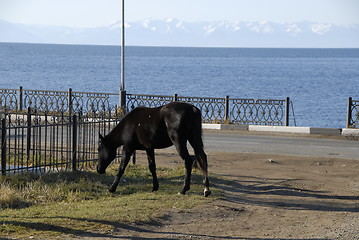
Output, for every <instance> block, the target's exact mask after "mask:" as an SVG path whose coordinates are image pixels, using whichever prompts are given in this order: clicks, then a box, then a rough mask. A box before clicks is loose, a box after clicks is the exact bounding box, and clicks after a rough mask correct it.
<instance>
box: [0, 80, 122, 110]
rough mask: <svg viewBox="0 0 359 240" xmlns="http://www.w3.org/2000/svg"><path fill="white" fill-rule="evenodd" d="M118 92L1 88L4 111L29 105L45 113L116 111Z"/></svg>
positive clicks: (0, 97) (0, 95)
mask: <svg viewBox="0 0 359 240" xmlns="http://www.w3.org/2000/svg"><path fill="white" fill-rule="evenodd" d="M117 102H118V94H114V93H92V92H74V91H72V89H71V88H70V89H69V90H68V91H49V90H24V89H23V88H22V87H20V88H19V89H0V108H1V110H2V111H24V110H25V111H26V109H27V108H28V107H31V108H32V109H36V110H37V112H39V113H40V112H43V113H56V114H60V113H66V114H67V115H69V116H71V115H72V114H73V113H81V114H82V115H89V114H94V113H96V114H99V113H101V112H108V111H115V109H116V107H117V105H116V104H115V103H117Z"/></svg>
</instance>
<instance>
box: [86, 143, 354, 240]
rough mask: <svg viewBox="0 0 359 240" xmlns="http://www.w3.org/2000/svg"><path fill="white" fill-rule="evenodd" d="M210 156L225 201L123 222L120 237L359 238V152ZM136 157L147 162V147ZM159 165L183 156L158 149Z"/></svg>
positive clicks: (215, 153) (170, 164)
mask: <svg viewBox="0 0 359 240" xmlns="http://www.w3.org/2000/svg"><path fill="white" fill-rule="evenodd" d="M356 143H358V142H356ZM207 155H208V161H209V170H210V172H211V173H215V174H217V175H220V176H221V177H222V178H223V180H216V181H212V184H213V185H215V186H216V187H217V188H219V189H221V191H222V192H223V196H222V197H221V199H220V200H214V201H212V202H211V203H210V204H208V205H205V206H199V207H196V208H194V209H187V210H178V209H169V210H166V211H165V212H164V214H165V216H164V217H163V218H162V219H158V221H156V223H154V224H152V225H132V226H127V225H126V226H123V227H121V228H119V229H116V231H115V232H114V234H113V239H164V240H170V239H211V240H212V239H261V240H264V239H266V240H272V239H273V240H274V239H343V240H344V239H345V240H352V239H359V160H358V159H345V158H343V157H342V156H336V155H329V156H324V157H316V156H299V155H289V154H273V153H255V152H250V153H243V152H240V151H232V152H229V151H226V152H219V151H217V150H213V149H212V151H211V150H210V149H209V150H207ZM137 161H138V163H140V164H146V161H147V160H146V156H145V155H144V153H141V152H139V153H138V157H137ZM157 165H158V166H162V167H176V166H179V165H182V162H181V160H180V158H179V157H178V155H177V154H175V152H174V150H173V149H167V150H160V151H157ZM197 184H199V183H197ZM189 194H191V192H189ZM192 194H193V193H192ZM80 238H81V239H83V237H80ZM111 238H112V237H111ZM88 239H93V238H92V237H91V238H88Z"/></svg>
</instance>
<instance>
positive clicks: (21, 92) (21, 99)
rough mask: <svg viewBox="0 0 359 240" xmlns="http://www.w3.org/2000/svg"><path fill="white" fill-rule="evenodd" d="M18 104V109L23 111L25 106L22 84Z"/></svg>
mask: <svg viewBox="0 0 359 240" xmlns="http://www.w3.org/2000/svg"><path fill="white" fill-rule="evenodd" d="M18 101H19V102H18V105H17V110H18V111H22V108H23V89H22V87H21V86H20V89H19V96H18Z"/></svg>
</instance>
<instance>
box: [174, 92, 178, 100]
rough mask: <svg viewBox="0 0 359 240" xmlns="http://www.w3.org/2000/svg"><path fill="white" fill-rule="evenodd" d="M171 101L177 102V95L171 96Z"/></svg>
mask: <svg viewBox="0 0 359 240" xmlns="http://www.w3.org/2000/svg"><path fill="white" fill-rule="evenodd" d="M173 101H174V102H177V101H178V94H177V93H175V95H173Z"/></svg>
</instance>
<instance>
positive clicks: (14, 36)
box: [0, 18, 359, 48]
mask: <svg viewBox="0 0 359 240" xmlns="http://www.w3.org/2000/svg"><path fill="white" fill-rule="evenodd" d="M125 27H126V44H127V45H133V46H197V47H338V48H343V47H345V48H358V47H359V25H349V26H338V25H333V24H326V23H324V24H323V23H313V22H297V23H274V22H267V21H261V22H248V21H234V22H230V21H214V22H204V21H202V22H201V21H198V22H185V21H181V20H179V19H172V18H171V19H165V20H155V19H145V20H143V21H137V22H127V23H126V24H125ZM120 37H121V24H120V22H114V23H112V24H110V25H109V26H104V27H96V28H86V29H79V28H68V27H53V26H38V25H23V24H14V23H9V22H5V21H1V20H0V42H30V43H59V44H63V43H64V44H99V45H118V44H120V42H121V41H120Z"/></svg>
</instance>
